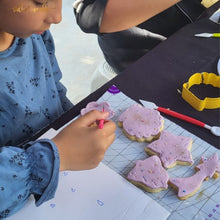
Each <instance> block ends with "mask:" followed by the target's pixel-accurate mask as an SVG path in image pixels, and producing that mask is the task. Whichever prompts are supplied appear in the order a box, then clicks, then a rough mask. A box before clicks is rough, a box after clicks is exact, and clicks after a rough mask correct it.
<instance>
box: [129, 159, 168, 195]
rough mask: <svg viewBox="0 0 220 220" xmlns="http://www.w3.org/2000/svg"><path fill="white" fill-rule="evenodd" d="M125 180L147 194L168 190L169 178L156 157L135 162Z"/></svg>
mask: <svg viewBox="0 0 220 220" xmlns="http://www.w3.org/2000/svg"><path fill="white" fill-rule="evenodd" d="M127 179H128V180H129V181H130V182H131V183H133V184H134V185H136V186H137V187H140V188H142V189H144V190H145V191H147V192H153V193H155V192H160V191H161V190H166V189H167V188H168V180H169V176H168V174H167V171H166V170H165V169H164V168H163V166H162V164H161V161H160V159H159V157H158V156H156V155H155V156H152V157H149V158H147V159H145V160H138V161H136V165H135V167H134V168H133V169H132V170H131V171H130V172H129V173H128V175H127Z"/></svg>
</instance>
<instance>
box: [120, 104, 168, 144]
mask: <svg viewBox="0 0 220 220" xmlns="http://www.w3.org/2000/svg"><path fill="white" fill-rule="evenodd" d="M163 124H164V120H163V117H162V116H161V115H160V113H159V112H158V111H157V110H154V109H150V108H146V107H143V106H141V105H139V104H134V105H132V106H130V107H129V108H128V109H126V110H125V111H124V112H123V113H122V114H121V115H120V116H119V118H118V126H119V127H121V128H123V132H124V133H125V135H126V136H127V137H128V138H129V139H131V140H136V141H139V142H144V141H147V142H151V141H153V140H154V139H157V138H158V137H159V136H160V132H161V131H162V129H163Z"/></svg>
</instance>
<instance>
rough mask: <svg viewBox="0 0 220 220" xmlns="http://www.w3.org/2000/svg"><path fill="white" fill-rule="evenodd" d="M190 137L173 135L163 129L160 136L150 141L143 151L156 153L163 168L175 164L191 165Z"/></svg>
mask: <svg viewBox="0 0 220 220" xmlns="http://www.w3.org/2000/svg"><path fill="white" fill-rule="evenodd" d="M191 145H192V139H191V138H190V137H183V136H175V135H174V134H171V133H169V132H168V131H165V130H163V131H162V132H161V135H160V138H159V139H158V140H156V141H154V142H152V143H150V144H149V145H148V146H147V147H146V148H145V151H146V153H147V154H148V155H155V154H156V155H158V157H159V158H160V159H161V162H162V164H163V166H164V167H165V168H171V167H174V166H175V165H177V164H179V165H192V164H193V159H192V156H191V154H190V150H191Z"/></svg>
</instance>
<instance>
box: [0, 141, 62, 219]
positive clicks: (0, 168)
mask: <svg viewBox="0 0 220 220" xmlns="http://www.w3.org/2000/svg"><path fill="white" fill-rule="evenodd" d="M59 163H60V161H59V153H58V149H57V147H56V145H55V144H54V143H53V142H52V141H50V140H48V139H41V140H37V141H35V142H29V143H28V144H26V145H25V146H22V148H19V147H15V146H5V147H1V148H0V219H4V218H6V217H8V216H10V215H12V214H14V213H15V212H17V211H18V210H19V209H21V208H22V207H23V206H24V205H25V203H26V202H27V200H28V198H29V196H30V195H34V197H35V204H36V206H39V205H41V204H42V203H43V202H45V201H47V200H49V199H51V198H53V197H54V194H55V191H56V188H57V184H58V176H59Z"/></svg>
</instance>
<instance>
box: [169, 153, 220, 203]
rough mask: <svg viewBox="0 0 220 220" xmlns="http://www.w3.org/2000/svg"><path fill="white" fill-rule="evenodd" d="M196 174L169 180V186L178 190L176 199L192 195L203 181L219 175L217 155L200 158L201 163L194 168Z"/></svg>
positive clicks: (219, 167)
mask: <svg viewBox="0 0 220 220" xmlns="http://www.w3.org/2000/svg"><path fill="white" fill-rule="evenodd" d="M195 169H196V170H197V171H198V172H197V173H196V174H194V175H193V176H190V177H186V178H171V179H170V180H169V185H170V186H171V187H173V188H174V189H176V190H178V197H179V199H181V200H184V199H187V198H189V197H191V196H192V195H194V194H195V193H196V192H197V191H198V190H199V188H200V186H201V185H202V182H203V181H204V180H208V179H209V178H215V179H216V178H218V177H219V173H220V161H219V160H218V155H217V154H213V155H212V156H211V157H210V158H208V159H207V158H204V157H202V159H201V163H200V164H199V165H198V166H196V167H195Z"/></svg>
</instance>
